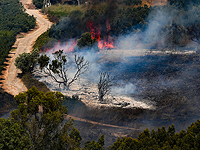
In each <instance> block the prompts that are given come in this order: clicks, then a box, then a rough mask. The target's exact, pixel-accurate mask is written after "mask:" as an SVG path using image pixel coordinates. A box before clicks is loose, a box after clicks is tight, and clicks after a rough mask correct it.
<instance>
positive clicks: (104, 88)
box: [98, 72, 113, 102]
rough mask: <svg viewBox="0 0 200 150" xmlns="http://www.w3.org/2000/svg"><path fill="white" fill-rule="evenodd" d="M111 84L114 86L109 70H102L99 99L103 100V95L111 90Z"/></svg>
mask: <svg viewBox="0 0 200 150" xmlns="http://www.w3.org/2000/svg"><path fill="white" fill-rule="evenodd" d="M111 86H113V77H111V76H110V74H108V73H107V72H100V78H99V83H98V90H99V101H101V102H102V101H103V97H104V96H105V95H106V94H108V93H109V92H110V88H111Z"/></svg>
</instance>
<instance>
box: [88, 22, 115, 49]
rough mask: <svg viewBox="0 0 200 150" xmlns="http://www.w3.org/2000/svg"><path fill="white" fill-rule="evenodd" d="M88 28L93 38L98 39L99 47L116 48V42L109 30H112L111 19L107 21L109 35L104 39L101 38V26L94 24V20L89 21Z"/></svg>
mask: <svg viewBox="0 0 200 150" xmlns="http://www.w3.org/2000/svg"><path fill="white" fill-rule="evenodd" d="M87 29H88V30H90V33H91V37H92V39H94V38H96V39H97V41H98V48H99V49H111V48H116V46H114V42H113V40H112V39H111V37H110V35H109V31H110V30H111V27H110V24H109V20H107V21H106V29H107V37H106V38H105V39H104V40H101V29H100V26H98V27H96V26H94V23H93V22H92V21H90V20H89V21H88V22H87Z"/></svg>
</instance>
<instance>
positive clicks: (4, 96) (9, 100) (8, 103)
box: [0, 88, 17, 116]
mask: <svg viewBox="0 0 200 150" xmlns="http://www.w3.org/2000/svg"><path fill="white" fill-rule="evenodd" d="M16 107H17V104H16V103H15V101H14V96H13V95H11V94H8V93H7V92H5V91H4V90H3V89H2V88H0V116H3V115H4V114H5V113H8V112H9V111H10V110H11V109H13V108H16Z"/></svg>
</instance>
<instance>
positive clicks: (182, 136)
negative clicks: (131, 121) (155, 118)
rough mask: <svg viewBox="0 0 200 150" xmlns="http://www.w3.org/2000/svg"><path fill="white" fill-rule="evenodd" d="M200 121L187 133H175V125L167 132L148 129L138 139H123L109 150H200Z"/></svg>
mask: <svg viewBox="0 0 200 150" xmlns="http://www.w3.org/2000/svg"><path fill="white" fill-rule="evenodd" d="M199 142H200V120H197V122H195V123H192V124H191V125H190V126H189V127H188V129H187V131H184V130H182V131H180V132H179V133H175V127H174V125H172V126H169V127H168V129H167V130H166V129H165V127H164V126H163V127H162V128H158V130H157V131H155V130H152V132H151V133H150V132H149V130H148V129H146V130H144V131H143V132H142V133H140V134H139V136H138V138H137V139H133V138H131V137H123V138H122V139H120V138H118V140H117V141H116V142H115V143H114V144H113V145H112V146H110V148H109V150H122V149H126V150H132V149H134V150H139V149H143V150H146V149H170V150H183V149H194V150H198V149H200V144H199Z"/></svg>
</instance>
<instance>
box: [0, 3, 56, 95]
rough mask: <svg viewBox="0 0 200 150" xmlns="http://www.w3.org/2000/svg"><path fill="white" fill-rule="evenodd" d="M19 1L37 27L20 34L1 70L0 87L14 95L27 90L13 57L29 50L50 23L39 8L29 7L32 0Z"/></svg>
mask: <svg viewBox="0 0 200 150" xmlns="http://www.w3.org/2000/svg"><path fill="white" fill-rule="evenodd" d="M20 2H21V3H22V4H23V5H24V7H25V8H26V12H27V13H28V14H29V15H33V16H34V17H35V18H36V21H37V28H36V29H34V30H32V31H30V32H28V33H27V34H22V36H20V37H18V38H17V40H16V43H15V45H14V47H16V48H17V49H16V50H15V51H13V52H11V54H9V57H10V58H9V60H8V62H6V64H7V66H6V67H5V70H4V71H3V72H2V74H3V75H2V76H1V79H2V81H1V82H2V88H3V89H4V90H5V91H6V92H7V93H9V94H12V95H14V96H15V95H17V94H19V93H20V92H24V91H26V90H27V88H26V87H25V85H24V84H23V83H22V82H21V80H20V79H19V78H18V77H17V76H18V73H21V71H20V70H19V69H17V68H16V67H15V65H14V64H15V58H17V57H18V56H19V54H22V53H24V52H26V53H29V52H31V50H32V46H33V44H34V42H35V41H36V39H37V38H38V37H39V36H40V35H41V34H42V33H44V32H45V31H46V30H47V29H48V28H50V27H51V25H52V23H51V22H50V21H49V20H47V19H45V17H44V16H43V15H42V14H41V13H40V12H39V10H36V9H33V7H29V6H30V5H31V4H32V0H20ZM29 8H31V9H29Z"/></svg>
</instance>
